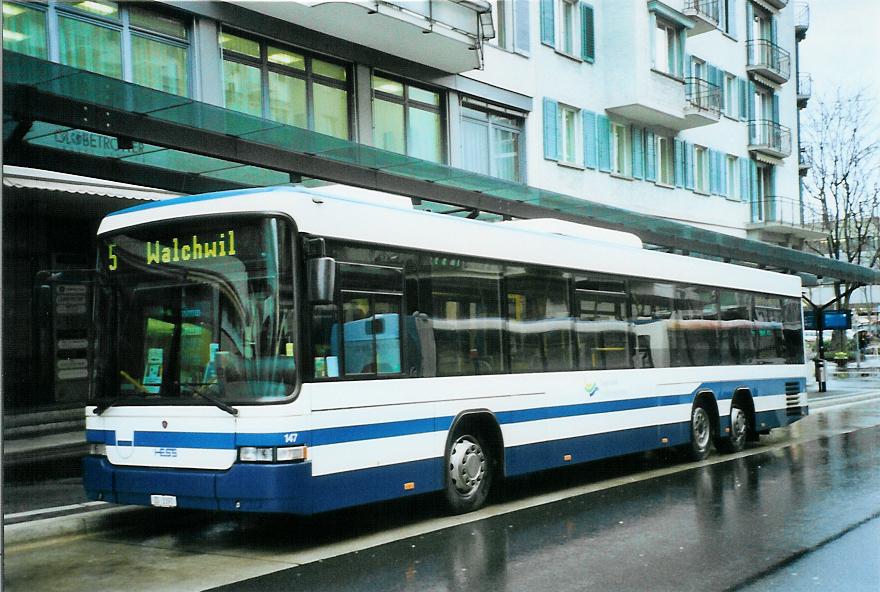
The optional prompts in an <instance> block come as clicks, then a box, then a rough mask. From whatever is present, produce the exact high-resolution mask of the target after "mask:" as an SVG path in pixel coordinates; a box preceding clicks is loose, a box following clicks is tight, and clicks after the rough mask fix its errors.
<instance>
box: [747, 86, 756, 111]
mask: <svg viewBox="0 0 880 592" xmlns="http://www.w3.org/2000/svg"><path fill="white" fill-rule="evenodd" d="M748 93H749V121H754V120H755V83H754V82H752V81H751V80H749V90H748Z"/></svg>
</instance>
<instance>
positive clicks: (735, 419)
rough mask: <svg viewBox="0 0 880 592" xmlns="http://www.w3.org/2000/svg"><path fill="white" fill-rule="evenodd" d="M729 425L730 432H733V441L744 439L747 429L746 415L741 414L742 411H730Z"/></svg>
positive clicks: (737, 409)
mask: <svg viewBox="0 0 880 592" xmlns="http://www.w3.org/2000/svg"><path fill="white" fill-rule="evenodd" d="M730 425H731V426H732V428H731V431H732V432H733V434H732V437H733V439H734V440H739V439H741V438H745V436H746V427H747V426H746V414H745V413H743V411H742V409H740V408H738V407H734V408H733V409H731V410H730Z"/></svg>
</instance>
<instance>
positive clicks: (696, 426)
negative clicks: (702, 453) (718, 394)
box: [692, 407, 712, 449]
mask: <svg viewBox="0 0 880 592" xmlns="http://www.w3.org/2000/svg"><path fill="white" fill-rule="evenodd" d="M692 424H693V428H692V429H693V434H694V442H695V443H696V445H697V446H698V447H699V448H700V449H703V448H705V447H706V446H708V445H709V438H710V436H711V435H712V433H711V430H710V428H709V415H708V414H707V413H706V410H705V409H703V408H702V407H697V408H696V409H694V416H693V421H692Z"/></svg>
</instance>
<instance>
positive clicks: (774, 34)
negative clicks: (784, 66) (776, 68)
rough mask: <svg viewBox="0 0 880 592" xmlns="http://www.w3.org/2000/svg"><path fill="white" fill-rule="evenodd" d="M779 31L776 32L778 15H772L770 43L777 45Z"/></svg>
mask: <svg viewBox="0 0 880 592" xmlns="http://www.w3.org/2000/svg"><path fill="white" fill-rule="evenodd" d="M776 39H777V32H776V17H774V16H771V17H770V43H772V44H774V45H776Z"/></svg>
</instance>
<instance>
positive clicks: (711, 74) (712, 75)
mask: <svg viewBox="0 0 880 592" xmlns="http://www.w3.org/2000/svg"><path fill="white" fill-rule="evenodd" d="M706 70H708V72H707V78H706V82H708V83H710V84H715V80H716V79H717V78H718V68H716V67H715V66H713V65H712V64H706Z"/></svg>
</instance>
